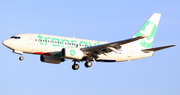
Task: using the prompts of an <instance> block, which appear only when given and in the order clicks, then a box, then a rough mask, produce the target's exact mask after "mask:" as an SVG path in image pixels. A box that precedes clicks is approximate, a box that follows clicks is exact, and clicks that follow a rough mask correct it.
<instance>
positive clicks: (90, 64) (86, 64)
mask: <svg viewBox="0 0 180 95" xmlns="http://www.w3.org/2000/svg"><path fill="white" fill-rule="evenodd" d="M84 66H85V67H86V68H89V67H91V66H92V63H91V62H86V63H85V64H84Z"/></svg>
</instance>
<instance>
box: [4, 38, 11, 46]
mask: <svg viewBox="0 0 180 95" xmlns="http://www.w3.org/2000/svg"><path fill="white" fill-rule="evenodd" d="M2 44H3V45H4V46H9V45H10V44H11V41H10V39H7V40H4V41H3V42H2Z"/></svg>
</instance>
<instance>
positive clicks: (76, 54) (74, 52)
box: [61, 48, 86, 60]
mask: <svg viewBox="0 0 180 95" xmlns="http://www.w3.org/2000/svg"><path fill="white" fill-rule="evenodd" d="M61 56H62V57H64V58H67V59H78V60H80V59H82V58H83V57H85V56H86V54H84V53H83V52H82V51H81V50H80V48H63V49H62V51H61Z"/></svg>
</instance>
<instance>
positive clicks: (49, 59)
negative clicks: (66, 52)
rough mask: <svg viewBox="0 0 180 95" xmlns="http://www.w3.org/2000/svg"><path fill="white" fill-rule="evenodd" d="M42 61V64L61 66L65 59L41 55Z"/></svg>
mask: <svg viewBox="0 0 180 95" xmlns="http://www.w3.org/2000/svg"><path fill="white" fill-rule="evenodd" d="M40 60H41V62H46V63H52V64H60V63H61V62H64V58H60V57H54V56H46V55H41V56H40Z"/></svg>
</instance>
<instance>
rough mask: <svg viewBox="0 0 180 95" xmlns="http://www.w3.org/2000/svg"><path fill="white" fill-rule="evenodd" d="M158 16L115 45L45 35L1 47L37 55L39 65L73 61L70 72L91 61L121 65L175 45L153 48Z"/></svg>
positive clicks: (14, 40)
mask: <svg viewBox="0 0 180 95" xmlns="http://www.w3.org/2000/svg"><path fill="white" fill-rule="evenodd" d="M160 17H161V14H159V13H154V14H153V15H152V16H151V17H150V18H149V19H148V20H147V21H146V22H145V24H144V25H143V26H142V27H141V28H140V29H139V30H138V31H137V32H136V34H135V35H134V36H133V37H132V38H129V39H126V40H122V41H116V42H110V43H109V42H102V41H93V40H85V39H77V38H70V37H62V36H53V35H45V34H18V35H14V36H12V37H11V38H9V39H6V40H4V41H3V45H5V46H6V47H8V48H9V49H11V50H13V52H14V53H17V54H20V55H21V56H20V57H19V60H23V59H24V58H23V53H29V54H38V55H40V60H41V61H42V62H47V63H53V64H60V63H61V62H64V61H65V59H71V60H73V62H74V64H73V65H72V69H73V70H78V69H79V65H78V64H77V62H83V61H85V67H87V68H88V67H91V66H92V61H94V62H121V61H130V60H135V59H141V58H145V57H150V56H152V55H153V54H154V52H155V51H158V50H161V49H165V48H169V47H173V46H175V45H169V46H162V47H156V48H152V44H153V41H154V37H155V34H156V30H157V27H158V24H159V20H160Z"/></svg>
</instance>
